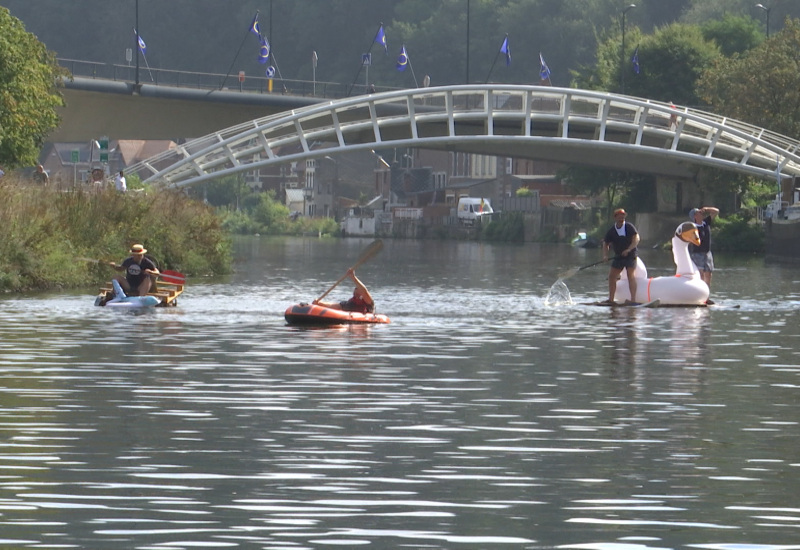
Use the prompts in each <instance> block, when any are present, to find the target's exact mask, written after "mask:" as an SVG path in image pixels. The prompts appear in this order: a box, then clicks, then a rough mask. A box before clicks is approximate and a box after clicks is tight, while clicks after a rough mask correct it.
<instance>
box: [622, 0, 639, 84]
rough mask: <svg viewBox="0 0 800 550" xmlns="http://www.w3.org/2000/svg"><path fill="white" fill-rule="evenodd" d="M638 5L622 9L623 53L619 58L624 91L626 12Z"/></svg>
mask: <svg viewBox="0 0 800 550" xmlns="http://www.w3.org/2000/svg"><path fill="white" fill-rule="evenodd" d="M635 7H636V4H630V5H629V6H628V7H627V8H625V9H624V10H622V53H621V54H620V60H619V69H620V71H619V73H620V88H621V89H622V93H623V94H624V93H625V14H627V13H628V12H629V11H630V10H632V9H633V8H635Z"/></svg>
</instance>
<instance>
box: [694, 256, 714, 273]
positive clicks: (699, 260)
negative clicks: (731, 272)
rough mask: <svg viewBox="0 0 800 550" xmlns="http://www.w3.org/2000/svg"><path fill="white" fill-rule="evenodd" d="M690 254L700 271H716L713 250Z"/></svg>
mask: <svg viewBox="0 0 800 550" xmlns="http://www.w3.org/2000/svg"><path fill="white" fill-rule="evenodd" d="M689 256H691V257H692V261H693V262H694V265H696V266H697V269H699V270H700V271H714V256H712V255H711V252H690V253H689Z"/></svg>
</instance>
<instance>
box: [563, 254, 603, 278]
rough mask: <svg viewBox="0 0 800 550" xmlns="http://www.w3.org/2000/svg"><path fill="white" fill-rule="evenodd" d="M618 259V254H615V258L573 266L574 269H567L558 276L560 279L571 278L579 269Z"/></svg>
mask: <svg viewBox="0 0 800 550" xmlns="http://www.w3.org/2000/svg"><path fill="white" fill-rule="evenodd" d="M616 259H617V258H616V256H615V257H613V258H608V259H607V260H600V261H599V262H595V263H593V264H589V265H585V266H583V267H573V268H572V269H570V270H567V271H565V272H563V273H560V274H559V275H558V278H559V279H569V278H570V277H572V276H573V275H575V274H576V273H578V272H579V271H583V270H584V269H589V268H590V267H594V266H596V265H600V264H604V263H606V262H610V261H612V260H616Z"/></svg>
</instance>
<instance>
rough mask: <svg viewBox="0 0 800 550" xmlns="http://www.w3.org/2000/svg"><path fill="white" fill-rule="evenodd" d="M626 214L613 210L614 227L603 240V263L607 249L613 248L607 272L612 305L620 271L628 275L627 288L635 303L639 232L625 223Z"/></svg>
mask: <svg viewBox="0 0 800 550" xmlns="http://www.w3.org/2000/svg"><path fill="white" fill-rule="evenodd" d="M626 217H627V213H626V212H625V210H623V209H622V208H617V209H616V210H614V225H613V226H612V227H611V229H609V230H608V232H607V233H606V236H605V237H604V238H603V261H607V260H608V249H609V248H611V247H612V246H613V247H614V258H613V259H612V260H611V269H610V270H609V272H608V301H607V303H609V304H613V303H614V295H615V294H616V293H617V281H618V280H619V277H620V275H621V274H622V270H623V269H625V270H626V272H627V274H628V287H629V288H630V290H631V301H632V302H635V301H636V277H634V270H635V269H636V258H637V249H636V247H637V246H638V245H639V232H638V231H637V230H636V228H635V227H634V226H633V224H630V223H628V222H626V221H625V218H626Z"/></svg>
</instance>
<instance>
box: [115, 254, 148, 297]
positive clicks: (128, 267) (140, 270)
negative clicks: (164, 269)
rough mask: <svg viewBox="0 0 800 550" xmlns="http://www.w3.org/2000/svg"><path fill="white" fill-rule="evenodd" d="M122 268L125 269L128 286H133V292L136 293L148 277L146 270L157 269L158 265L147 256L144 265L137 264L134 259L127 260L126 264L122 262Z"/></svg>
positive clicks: (143, 260) (143, 259)
mask: <svg viewBox="0 0 800 550" xmlns="http://www.w3.org/2000/svg"><path fill="white" fill-rule="evenodd" d="M122 267H124V268H125V279H126V280H127V281H128V284H129V285H130V286H131V290H132V291H135V290H136V289H137V288H138V287H139V285H140V284H141V282H142V281H143V280H144V278H145V277H148V276H149V275H147V274H146V273H145V272H144V270H145V269H152V270H155V269H156V264H154V263H153V262H152V261H151V260H150V259H149V258H147V257H146V256H145V257H144V258H142V263H140V264H137V263H136V262H135V261H134V260H133V258H126V259H125V261H124V262H122Z"/></svg>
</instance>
